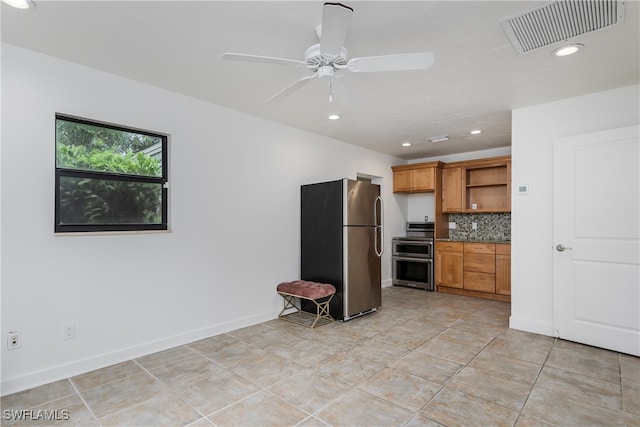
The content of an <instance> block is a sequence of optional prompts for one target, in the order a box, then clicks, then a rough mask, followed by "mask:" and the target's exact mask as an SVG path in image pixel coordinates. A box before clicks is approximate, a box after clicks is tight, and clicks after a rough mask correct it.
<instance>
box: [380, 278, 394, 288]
mask: <svg viewBox="0 0 640 427" xmlns="http://www.w3.org/2000/svg"><path fill="white" fill-rule="evenodd" d="M391 286H393V281H392V279H386V280H383V281H382V287H383V288H390V287H391Z"/></svg>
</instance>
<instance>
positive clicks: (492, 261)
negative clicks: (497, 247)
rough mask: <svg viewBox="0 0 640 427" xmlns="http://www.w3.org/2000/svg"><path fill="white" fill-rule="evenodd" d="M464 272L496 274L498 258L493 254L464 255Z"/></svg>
mask: <svg viewBox="0 0 640 427" xmlns="http://www.w3.org/2000/svg"><path fill="white" fill-rule="evenodd" d="M464 271H477V272H480V273H495V272H496V258H495V256H494V255H492V254H477V253H466V254H464Z"/></svg>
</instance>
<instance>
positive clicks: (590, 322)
mask: <svg viewBox="0 0 640 427" xmlns="http://www.w3.org/2000/svg"><path fill="white" fill-rule="evenodd" d="M639 134H640V127H639V126H631V127H625V128H619V129H612V130H607V131H602V132H595V133H589V134H583V135H576V136H571V137H565V138H560V139H557V140H556V141H554V148H553V239H554V240H553V245H554V248H553V257H554V259H553V293H554V328H555V329H556V331H557V333H558V334H559V336H560V338H564V339H567V340H570V341H576V342H580V343H584V344H589V345H593V346H597V347H602V348H606V349H610V350H615V351H620V352H623V353H628V354H633V355H637V356H640V269H639V264H640V244H639V242H640V239H639V237H640V225H639V224H640V175H639V173H638V169H639V166H640V152H639V150H638V146H639V139H640V138H639Z"/></svg>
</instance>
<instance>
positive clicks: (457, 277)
mask: <svg viewBox="0 0 640 427" xmlns="http://www.w3.org/2000/svg"><path fill="white" fill-rule="evenodd" d="M436 284H437V285H438V286H447V287H450V288H462V252H436Z"/></svg>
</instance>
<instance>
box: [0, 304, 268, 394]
mask: <svg viewBox="0 0 640 427" xmlns="http://www.w3.org/2000/svg"><path fill="white" fill-rule="evenodd" d="M277 317H278V312H275V313H274V312H272V311H270V312H264V313H261V314H258V315H254V316H250V317H245V318H242V319H235V320H232V321H230V322H225V323H220V324H217V325H212V326H209V327H206V328H202V329H198V330H195V331H190V332H186V333H184V334H180V335H174V336H171V337H166V338H162V339H159V340H155V341H150V342H146V343H142V344H140V345H136V346H132V347H128V348H123V349H120V350H116V351H114V352H111V353H105V354H100V355H96V356H93V357H89V358H86V359H81V360H74V361H71V362H69V363H65V364H63V365H59V366H55V367H52V368H48V369H43V370H40V371H35V372H30V373H28V374H24V375H20V376H17V377H13V378H8V379H4V378H3V379H2V383H1V385H0V390H1V391H0V395H1V396H6V395H9V394H12V393H17V392H20V391H23V390H28V389H30V388H33V387H38V386H41V385H44V384H49V383H52V382H54V381H59V380H63V379H66V378H71V377H73V376H76V375H80V374H84V373H87V372H91V371H94V370H96V369H101V368H104V367H107V366H111V365H115V364H116V363H121V362H125V361H127V360H131V359H136V358H138V357H142V356H146V355H148V354H152V353H156V352H158V351H162V350H167V349H169V348H172V347H177V346H181V345H184V344H189V343H192V342H194V341H198V340H201V339H205V338H209V337H213V336H216V335H220V334H224V333H226V332H231V331H234V330H236V329H240V328H244V327H247V326H251V325H255V324H257V323H262V322H266V321H269V320H272V319H275V318H277Z"/></svg>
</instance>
